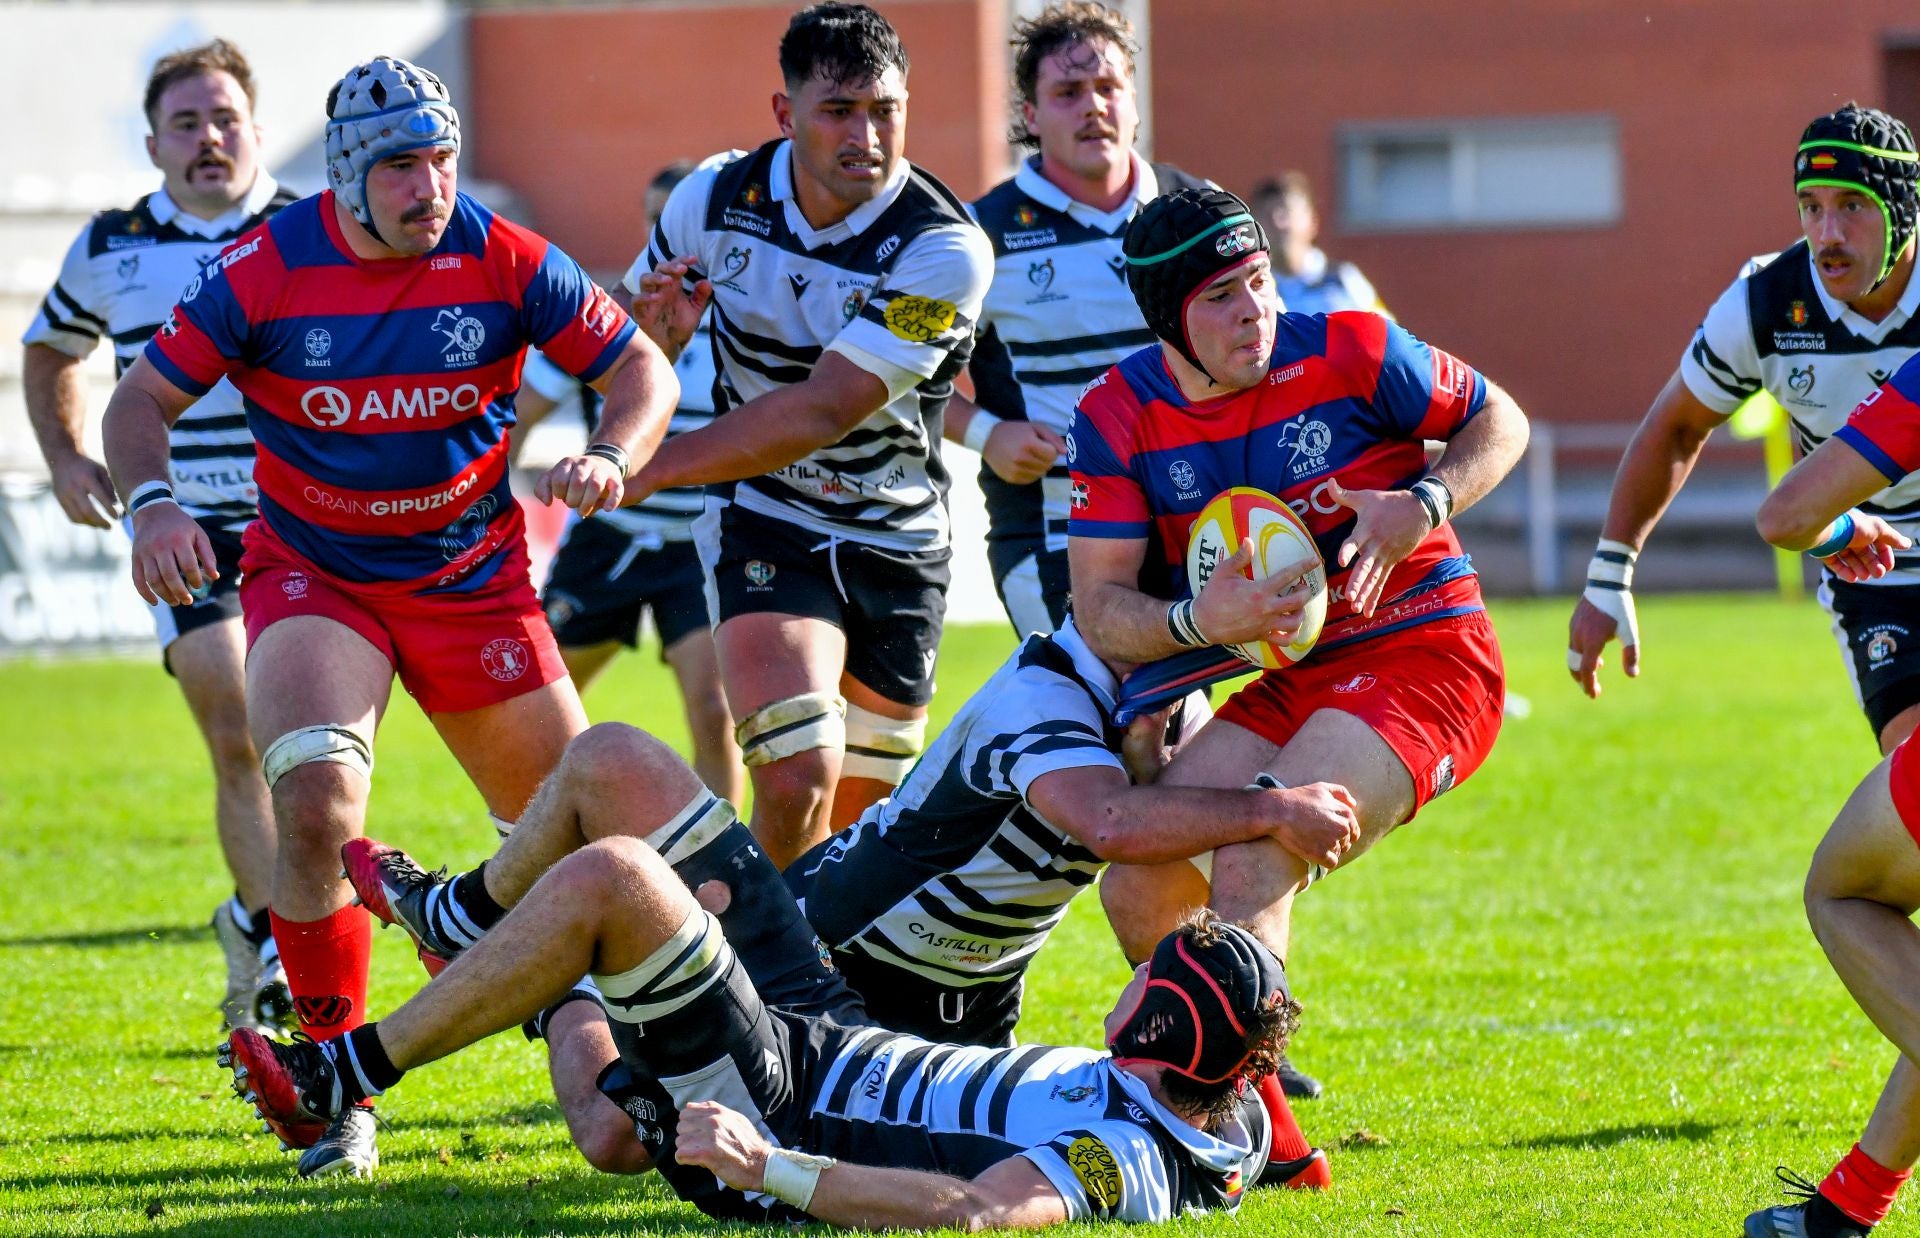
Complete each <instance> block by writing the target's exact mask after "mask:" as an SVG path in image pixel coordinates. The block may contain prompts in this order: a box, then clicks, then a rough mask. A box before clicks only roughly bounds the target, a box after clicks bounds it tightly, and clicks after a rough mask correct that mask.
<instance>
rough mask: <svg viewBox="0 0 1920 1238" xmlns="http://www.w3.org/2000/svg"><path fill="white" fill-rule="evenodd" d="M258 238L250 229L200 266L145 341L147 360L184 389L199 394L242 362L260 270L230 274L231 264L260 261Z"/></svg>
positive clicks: (250, 328) (233, 267)
mask: <svg viewBox="0 0 1920 1238" xmlns="http://www.w3.org/2000/svg"><path fill="white" fill-rule="evenodd" d="M260 244H261V237H260V236H259V235H257V234H256V235H255V236H254V237H253V239H251V240H248V241H243V242H241V243H240V244H239V245H237V246H235V247H233V248H230V249H228V250H226V251H224V252H223V253H221V255H220V256H219V257H218V258H215V259H214V260H213V261H212V262H209V263H208V264H207V265H206V266H204V267H202V268H201V269H200V274H198V275H196V276H194V277H193V278H192V279H191V280H189V281H188V283H187V286H186V289H185V291H183V292H182V293H181V294H180V303H179V304H178V305H175V306H174V307H173V308H172V309H171V310H168V311H167V316H166V318H165V319H164V320H163V321H162V322H161V323H160V329H159V330H158V331H155V332H154V333H153V338H152V339H151V340H148V341H147V350H146V353H145V356H146V358H147V363H148V364H149V365H151V366H153V368H154V369H156V370H158V371H159V372H160V376H161V377H162V378H165V379H166V380H167V381H168V382H170V383H172V384H173V385H174V386H176V387H178V388H180V390H182V391H184V392H186V393H187V394H188V395H193V396H202V395H205V394H206V393H207V392H209V391H211V390H213V388H214V385H215V384H217V383H218V382H219V381H220V380H221V379H222V378H225V377H226V376H227V375H228V374H229V373H230V372H232V371H233V370H236V369H239V368H240V367H242V366H244V365H246V364H247V358H248V352H247V348H248V343H249V341H250V340H251V339H252V336H253V317H252V313H251V312H250V311H253V310H255V309H257V303H258V300H259V296H260V293H259V291H258V288H257V285H259V284H260V283H261V282H262V281H261V280H260V279H259V278H257V277H258V276H259V275H260V274H261V272H260V271H257V270H255V269H254V268H252V267H249V268H248V269H247V270H246V271H245V272H244V273H242V274H241V275H238V276H236V274H235V267H236V266H237V265H238V264H239V263H241V262H255V263H260V262H264V261H266V260H264V259H260V258H258V257H257V256H256V255H257V254H258V252H259V248H260ZM275 269H276V270H278V268H275ZM266 282H268V283H272V282H274V281H272V280H271V278H269V279H268V280H267V281H266Z"/></svg>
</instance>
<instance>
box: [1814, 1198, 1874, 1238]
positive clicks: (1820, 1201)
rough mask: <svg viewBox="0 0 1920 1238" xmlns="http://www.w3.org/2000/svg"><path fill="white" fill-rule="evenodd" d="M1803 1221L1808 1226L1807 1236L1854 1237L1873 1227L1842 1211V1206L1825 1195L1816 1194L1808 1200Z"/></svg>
mask: <svg viewBox="0 0 1920 1238" xmlns="http://www.w3.org/2000/svg"><path fill="white" fill-rule="evenodd" d="M1801 1223H1802V1224H1804V1225H1805V1226H1806V1228H1807V1238H1852V1235H1854V1234H1864V1233H1866V1232H1867V1231H1869V1230H1871V1229H1872V1228H1873V1226H1871V1225H1866V1224H1863V1223H1861V1222H1859V1221H1856V1220H1854V1219H1853V1218H1852V1217H1850V1216H1848V1215H1847V1214H1846V1213H1844V1212H1842V1211H1840V1206H1839V1205H1838V1204H1836V1203H1834V1202H1833V1201H1832V1200H1830V1199H1828V1198H1827V1197H1826V1196H1825V1195H1815V1196H1814V1197H1813V1198H1812V1199H1810V1200H1808V1201H1807V1210H1806V1211H1805V1212H1804V1213H1802V1214H1801Z"/></svg>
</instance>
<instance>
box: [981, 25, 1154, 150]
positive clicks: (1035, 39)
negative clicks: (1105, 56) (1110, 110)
mask: <svg viewBox="0 0 1920 1238" xmlns="http://www.w3.org/2000/svg"><path fill="white" fill-rule="evenodd" d="M1092 42H1103V43H1108V44H1111V45H1112V46H1114V47H1116V48H1118V49H1119V50H1120V55H1121V58H1122V59H1124V60H1125V61H1126V62H1127V74H1128V76H1132V74H1133V59H1134V56H1135V55H1137V54H1138V53H1139V50H1140V47H1139V44H1137V43H1135V42H1134V38H1133V22H1132V21H1130V20H1128V18H1127V15H1126V14H1124V13H1118V12H1115V11H1114V10H1113V9H1110V8H1108V7H1107V6H1106V5H1104V4H1098V3H1095V0H1060V2H1059V3H1057V4H1049V5H1048V6H1047V7H1046V8H1045V9H1044V10H1042V11H1041V13H1040V16H1038V17H1033V18H1021V19H1020V20H1019V21H1016V22H1015V23H1013V40H1012V46H1013V90H1014V103H1015V105H1016V106H1015V107H1014V109H1013V126H1012V128H1011V129H1009V130H1008V134H1007V136H1008V138H1009V140H1011V141H1012V142H1014V143H1016V144H1017V145H1020V146H1027V147H1035V148H1037V147H1038V146H1039V145H1040V139H1039V138H1038V137H1036V136H1035V135H1034V133H1033V131H1032V130H1030V129H1028V128H1027V122H1026V120H1025V119H1024V118H1023V117H1022V116H1021V115H1020V108H1019V107H1018V106H1017V105H1019V104H1022V103H1034V102H1037V98H1036V92H1037V91H1038V90H1039V88H1040V62H1041V61H1043V60H1045V59H1046V58H1047V57H1049V56H1051V55H1053V54H1054V53H1055V52H1057V51H1059V50H1060V49H1061V48H1063V47H1073V46H1075V45H1077V44H1083V43H1092Z"/></svg>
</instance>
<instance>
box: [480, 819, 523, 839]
mask: <svg viewBox="0 0 1920 1238" xmlns="http://www.w3.org/2000/svg"><path fill="white" fill-rule="evenodd" d="M487 821H488V823H490V824H491V825H492V826H493V832H494V833H496V834H498V835H499V836H500V837H501V838H502V839H503V840H504V839H505V838H506V836H507V835H509V834H511V833H513V827H514V826H516V825H518V824H520V823H519V822H518V821H509V820H507V819H506V818H505V817H503V816H500V815H499V814H498V813H491V812H490V813H488V814H487Z"/></svg>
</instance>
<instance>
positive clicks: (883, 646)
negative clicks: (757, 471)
mask: <svg viewBox="0 0 1920 1238" xmlns="http://www.w3.org/2000/svg"><path fill="white" fill-rule="evenodd" d="M695 529H696V532H697V535H698V538H697V540H698V541H699V543H700V557H701V560H702V561H703V562H704V563H705V564H706V565H707V575H708V583H709V584H710V586H711V587H712V589H713V597H714V601H715V603H716V605H715V615H714V619H715V622H717V623H725V622H726V621H727V620H729V619H732V618H734V617H736V616H739V615H752V614H780V615H802V616H805V617H807V618H810V619H822V620H825V621H826V622H828V623H831V624H833V625H834V626H836V627H838V628H839V629H840V630H841V631H843V632H845V633H846V637H847V673H848V674H849V675H851V676H853V678H855V679H856V680H858V681H859V682H861V683H862V684H865V685H866V686H867V687H869V688H871V689H873V690H874V691H875V692H877V693H879V694H880V695H881V696H883V697H885V698H886V699H887V700H889V701H895V702H897V703H899V704H901V705H925V704H926V703H927V702H929V701H931V700H932V699H933V663H934V657H935V654H936V651H937V650H938V649H939V647H940V628H941V624H942V622H943V621H944V620H945V618H946V614H947V582H948V580H949V578H950V577H951V572H950V570H949V563H948V560H949V559H950V557H951V552H949V551H946V550H927V551H900V550H882V549H880V548H879V547H877V546H867V545H863V544H861V543H859V542H852V541H848V540H846V539H844V538H831V537H826V536H824V535H822V534H819V533H815V532H813V531H812V530H810V529H803V528H800V527H799V526H797V525H792V524H786V523H783V522H781V521H779V520H775V519H773V518H772V517H768V516H762V515H760V514H758V513H756V512H749V511H746V510H743V509H742V508H741V507H740V506H739V505H737V504H734V503H727V504H725V505H724V506H720V507H719V509H718V511H717V513H716V511H715V510H714V507H713V505H712V501H711V500H710V501H709V508H708V511H707V514H706V516H704V517H702V519H701V521H700V523H699V524H697V525H696V526H695Z"/></svg>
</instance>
